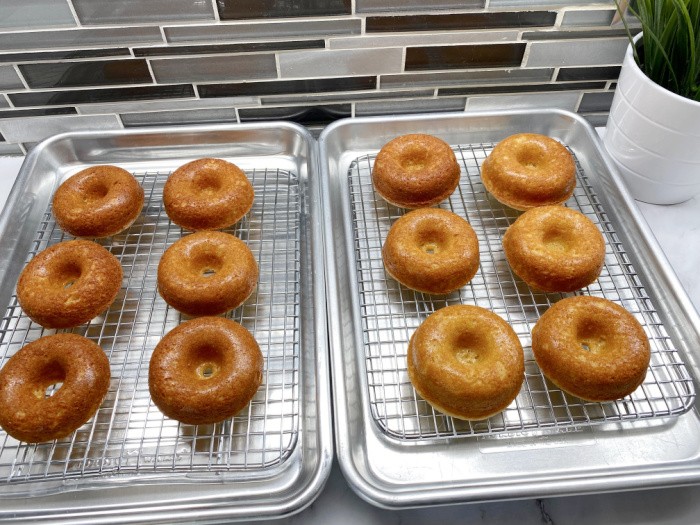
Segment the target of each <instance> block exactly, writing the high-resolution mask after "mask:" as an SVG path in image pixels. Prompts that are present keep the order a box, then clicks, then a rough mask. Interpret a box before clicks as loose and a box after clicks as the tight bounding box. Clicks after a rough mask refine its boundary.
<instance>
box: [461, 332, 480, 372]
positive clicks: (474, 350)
mask: <svg viewBox="0 0 700 525" xmlns="http://www.w3.org/2000/svg"><path fill="white" fill-rule="evenodd" d="M485 346H486V339H485V338H484V335H483V334H479V333H476V332H471V331H465V332H462V333H461V334H459V335H458V336H457V338H456V340H455V342H454V356H455V358H456V359H457V361H459V362H460V363H461V364H463V365H467V366H468V365H473V364H476V363H477V362H479V361H480V360H481V359H483V357H484V348H485Z"/></svg>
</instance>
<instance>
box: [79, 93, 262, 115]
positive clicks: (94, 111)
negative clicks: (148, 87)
mask: <svg viewBox="0 0 700 525" xmlns="http://www.w3.org/2000/svg"><path fill="white" fill-rule="evenodd" d="M259 105H260V99H259V98H258V97H217V98H204V99H198V98H190V99H185V100H142V101H138V100H137V101H127V102H111V103H107V104H85V105H79V106H78V112H79V113H80V114H81V115H100V114H103V113H139V112H152V111H178V110H189V109H197V110H207V109H212V108H226V107H229V108H233V107H246V106H259Z"/></svg>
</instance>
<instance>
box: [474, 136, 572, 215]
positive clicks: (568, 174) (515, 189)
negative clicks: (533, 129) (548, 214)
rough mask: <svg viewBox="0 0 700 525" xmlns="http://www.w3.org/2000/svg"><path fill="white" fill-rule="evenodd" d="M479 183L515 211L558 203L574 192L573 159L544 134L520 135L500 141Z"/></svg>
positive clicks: (559, 144) (490, 156)
mask: <svg viewBox="0 0 700 525" xmlns="http://www.w3.org/2000/svg"><path fill="white" fill-rule="evenodd" d="M481 181H482V182H483V183H484V186H485V187H486V189H487V190H488V191H489V193H491V195H493V196H494V197H495V198H496V200H498V201H499V202H501V203H503V204H505V205H506V206H510V207H511V208H515V209H516V210H521V211H524V210H529V209H530V208H534V207H535V206H546V205H551V204H561V203H563V202H565V201H566V200H567V199H568V198H569V197H571V195H572V194H573V192H574V187H575V186H576V166H575V163H574V158H573V156H572V155H571V153H569V150H567V149H566V147H564V146H563V145H562V144H561V143H560V142H558V141H556V140H554V139H553V138H550V137H547V136H545V135H538V134H535V133H519V134H517V135H511V136H510V137H508V138H506V139H504V140H502V141H501V142H499V143H498V144H497V145H496V147H495V148H493V150H492V151H491V153H490V154H489V156H488V157H486V159H485V160H484V162H483V164H482V166H481Z"/></svg>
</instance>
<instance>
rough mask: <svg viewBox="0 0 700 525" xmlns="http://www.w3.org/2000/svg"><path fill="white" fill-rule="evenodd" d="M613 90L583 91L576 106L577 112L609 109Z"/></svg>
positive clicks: (599, 111) (594, 111) (613, 93)
mask: <svg viewBox="0 0 700 525" xmlns="http://www.w3.org/2000/svg"><path fill="white" fill-rule="evenodd" d="M613 95H615V92H614V91H602V92H598V93H584V94H583V97H581V103H580V104H579V106H578V111H579V113H601V112H606V111H610V106H612V100H613Z"/></svg>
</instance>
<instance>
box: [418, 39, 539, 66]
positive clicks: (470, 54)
mask: <svg viewBox="0 0 700 525" xmlns="http://www.w3.org/2000/svg"><path fill="white" fill-rule="evenodd" d="M524 53H525V44H522V43H517V44H479V45H464V46H433V47H409V48H406V71H421V70H426V69H467V68H479V67H518V66H520V65H521V63H522V61H523V54H524Z"/></svg>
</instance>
